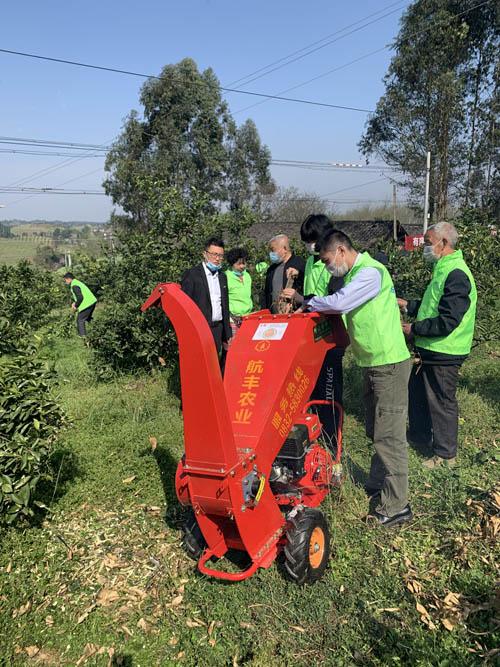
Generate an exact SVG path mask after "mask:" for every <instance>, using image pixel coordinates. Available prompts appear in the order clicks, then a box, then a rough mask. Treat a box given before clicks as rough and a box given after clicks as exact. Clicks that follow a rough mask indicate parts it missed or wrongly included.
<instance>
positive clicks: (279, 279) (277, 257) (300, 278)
mask: <svg viewBox="0 0 500 667" xmlns="http://www.w3.org/2000/svg"><path fill="white" fill-rule="evenodd" d="M269 259H270V260H271V266H270V267H269V268H268V269H267V272H266V282H265V286H264V294H263V302H262V307H263V308H269V310H270V311H271V312H272V313H277V312H278V307H277V306H278V300H279V298H280V295H281V293H282V291H283V289H284V288H285V287H286V283H287V281H288V278H289V276H290V274H293V275H295V281H294V287H295V289H296V290H297V291H298V292H299V293H302V289H303V285H304V269H305V262H304V260H303V259H302V257H298V256H297V255H294V254H293V252H292V251H291V249H290V241H289V240H288V236H286V235H285V234H278V235H277V236H273V238H272V239H271V240H270V241H269Z"/></svg>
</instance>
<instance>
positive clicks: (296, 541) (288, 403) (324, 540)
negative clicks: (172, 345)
mask: <svg viewBox="0 0 500 667" xmlns="http://www.w3.org/2000/svg"><path fill="white" fill-rule="evenodd" d="M154 305H161V307H162V308H163V310H164V311H165V313H166V315H167V316H168V318H169V319H170V321H171V322H172V324H173V326H174V329H175V331H176V334H177V339H178V343H179V361H180V377H181V388H182V410H183V417H184V446H185V454H184V456H183V457H182V460H181V461H180V462H179V466H178V469H177V475H176V491H177V496H178V498H179V501H180V502H181V503H182V504H183V505H185V506H190V507H192V511H193V513H192V516H191V518H190V520H189V521H188V522H187V523H186V526H185V536H184V545H185V547H186V549H187V551H188V553H189V554H190V555H191V556H192V557H195V558H196V559H198V558H199V561H198V568H199V570H200V571H201V572H203V573H204V574H207V575H211V576H213V577H217V578H219V579H225V580H230V581H241V580H243V579H246V578H247V577H250V576H251V575H252V574H253V573H254V572H255V571H256V570H257V568H259V567H269V566H270V565H271V564H272V562H273V561H274V560H275V558H276V557H277V555H278V553H280V552H283V554H284V564H285V568H286V570H287V571H288V573H289V575H290V576H291V577H292V578H293V579H294V580H295V581H297V582H298V583H304V582H312V581H315V580H316V579H318V578H319V577H321V575H322V574H323V572H324V569H325V567H326V565H327V561H328V556H329V532H328V525H327V523H326V521H325V518H324V516H323V514H322V512H321V511H320V510H318V509H314V508H316V507H317V506H318V505H320V503H321V502H322V501H323V499H324V498H325V496H326V495H327V494H328V492H329V490H330V488H331V486H333V485H338V484H339V483H340V479H341V466H340V457H341V453H342V409H341V408H340V406H339V405H337V404H336V405H335V411H336V414H337V417H338V432H337V438H336V443H335V447H333V448H332V449H333V452H332V451H330V450H329V449H327V448H326V447H324V446H323V445H322V444H320V443H321V441H320V440H319V438H320V435H321V423H320V421H319V419H318V416H317V415H316V414H314V413H311V412H310V410H311V409H312V408H313V407H314V405H315V404H317V403H327V402H326V401H323V402H321V401H315V402H314V401H309V396H310V394H311V391H312V390H313V388H314V385H315V383H316V380H317V377H318V374H319V372H320V369H321V366H322V363H323V359H324V356H325V353H326V352H327V350H329V349H330V348H332V347H335V346H336V345H339V346H342V347H345V346H346V344H347V335H346V333H345V329H344V327H343V324H342V321H341V319H340V318H339V317H337V316H334V317H328V318H325V317H321V316H319V315H318V314H313V313H297V314H292V315H271V314H270V313H269V311H267V310H264V311H260V312H257V313H253V314H252V315H249V316H247V317H245V318H244V321H243V324H242V326H241V328H240V329H239V331H238V334H237V336H236V337H235V339H234V340H233V343H232V344H231V347H230V349H229V353H228V358H227V363H226V370H225V375H224V380H223V379H222V377H221V373H220V369H219V362H218V358H217V353H216V350H215V345H214V343H213V337H212V333H211V331H210V328H209V326H208V324H207V322H206V320H205V318H204V317H203V315H202V313H201V311H200V310H199V308H198V307H197V306H196V304H195V303H194V302H193V301H192V300H191V299H190V298H189V297H188V296H187V295H186V294H184V293H183V292H182V291H181V289H180V287H179V286H178V285H176V284H173V283H166V284H161V285H158V286H157V287H156V288H155V289H154V290H153V292H152V294H151V296H150V297H149V298H148V300H147V301H146V302H145V303H144V304H143V306H142V310H146V309H147V308H149V307H151V306H154ZM328 404H330V402H328ZM332 409H334V406H333V405H332ZM229 550H238V551H241V552H244V553H246V554H248V559H249V566H248V567H246V568H245V569H244V570H241V571H238V572H233V571H227V570H223V569H215V568H214V567H209V565H208V562H209V561H210V560H211V559H220V558H222V557H223V556H224V555H225V554H227V552H228V551H229Z"/></svg>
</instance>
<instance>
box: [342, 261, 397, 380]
mask: <svg viewBox="0 0 500 667" xmlns="http://www.w3.org/2000/svg"><path fill="white" fill-rule="evenodd" d="M368 266H371V267H373V268H375V269H377V271H379V272H380V276H381V278H382V283H381V287H380V292H379V293H378V294H377V296H375V297H373V299H369V300H368V301H366V302H365V303H363V304H361V306H358V307H357V308H355V309H354V310H351V312H350V313H346V315H345V320H346V324H347V330H348V332H349V338H350V339H351V347H352V351H353V352H354V357H355V359H356V363H357V364H358V366H362V367H364V368H368V367H373V366H383V365H384V364H397V363H399V362H400V361H404V360H405V359H409V358H410V353H409V352H408V348H407V346H406V343H405V338H404V335H403V330H402V328H401V320H400V316H399V307H398V303H397V301H396V292H395V290H394V284H393V282H392V278H391V276H390V275H389V272H388V271H387V269H386V268H385V266H384V265H383V264H381V263H380V262H377V261H376V260H375V259H373V258H372V257H370V255H369V254H368V253H367V252H364V253H363V254H361V255H358V261H357V262H356V264H355V265H354V266H353V267H352V268H351V270H350V271H349V272H348V273H347V275H346V276H345V278H344V284H345V285H348V284H349V283H350V282H351V281H352V279H353V278H354V276H355V275H356V274H357V273H358V271H360V269H364V268H365V267H368Z"/></svg>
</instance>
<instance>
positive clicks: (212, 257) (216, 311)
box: [181, 237, 231, 368]
mask: <svg viewBox="0 0 500 667" xmlns="http://www.w3.org/2000/svg"><path fill="white" fill-rule="evenodd" d="M223 259H224V241H222V239H219V238H215V237H212V238H209V239H207V241H206V243H205V248H204V251H203V261H202V262H201V264H198V265H196V266H194V267H193V268H192V269H188V270H187V271H186V272H185V273H184V275H183V276H182V280H181V287H182V289H183V291H184V292H185V293H186V294H187V295H188V296H190V297H191V299H192V300H193V301H194V302H195V303H196V305H197V306H198V308H199V309H200V310H201V312H202V313H203V315H204V316H205V319H206V320H207V322H208V325H209V327H210V329H211V331H212V335H213V337H214V341H215V347H216V348H217V354H218V355H219V357H220V359H221V368H223V366H224V358H225V354H224V353H223V352H225V351H226V350H227V348H228V342H229V340H230V339H231V325H230V323H229V298H228V291H227V277H226V274H225V273H224V271H222V270H221V269H222V261H223Z"/></svg>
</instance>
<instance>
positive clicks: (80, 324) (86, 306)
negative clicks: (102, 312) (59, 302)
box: [64, 273, 97, 336]
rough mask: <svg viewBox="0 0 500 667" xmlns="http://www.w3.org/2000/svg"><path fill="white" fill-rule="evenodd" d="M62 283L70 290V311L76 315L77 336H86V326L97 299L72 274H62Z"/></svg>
mask: <svg viewBox="0 0 500 667" xmlns="http://www.w3.org/2000/svg"><path fill="white" fill-rule="evenodd" d="M64 282H65V283H66V285H69V286H70V288H71V297H72V299H73V303H72V304H71V309H72V310H73V311H76V312H77V313H78V315H77V318H76V328H77V330H78V335H79V336H86V335H87V331H86V324H87V322H90V321H91V320H92V315H93V313H94V309H95V305H96V303H97V299H96V298H95V296H94V294H93V293H92V292H91V290H90V289H89V288H88V287H87V285H85V283H82V281H81V280H77V279H76V278H75V276H74V275H73V274H72V273H65V274H64Z"/></svg>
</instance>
